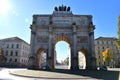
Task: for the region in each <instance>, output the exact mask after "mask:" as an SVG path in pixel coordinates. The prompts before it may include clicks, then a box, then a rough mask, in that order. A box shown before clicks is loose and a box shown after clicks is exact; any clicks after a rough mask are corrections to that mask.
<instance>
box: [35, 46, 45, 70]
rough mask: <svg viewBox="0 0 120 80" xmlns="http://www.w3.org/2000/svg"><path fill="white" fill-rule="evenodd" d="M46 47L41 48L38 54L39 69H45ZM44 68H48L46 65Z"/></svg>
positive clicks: (37, 63)
mask: <svg viewBox="0 0 120 80" xmlns="http://www.w3.org/2000/svg"><path fill="white" fill-rule="evenodd" d="M44 50H45V49H44V48H40V49H39V50H38V52H37V55H36V65H37V69H43V66H42V65H43V64H44V65H46V56H45V55H44V54H46V53H45V52H44ZM44 68H46V66H44Z"/></svg>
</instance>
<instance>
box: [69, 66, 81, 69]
mask: <svg viewBox="0 0 120 80" xmlns="http://www.w3.org/2000/svg"><path fill="white" fill-rule="evenodd" d="M70 70H79V66H71V67H70Z"/></svg>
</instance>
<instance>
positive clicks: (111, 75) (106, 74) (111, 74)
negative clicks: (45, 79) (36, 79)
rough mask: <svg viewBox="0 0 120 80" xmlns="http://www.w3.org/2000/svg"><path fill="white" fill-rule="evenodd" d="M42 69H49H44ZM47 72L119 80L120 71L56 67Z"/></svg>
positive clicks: (103, 79)
mask: <svg viewBox="0 0 120 80" xmlns="http://www.w3.org/2000/svg"><path fill="white" fill-rule="evenodd" d="M42 71H47V70H42ZM47 72H56V73H64V74H72V75H80V76H85V77H91V78H96V79H102V80H119V71H99V70H66V69H55V70H49V71H47Z"/></svg>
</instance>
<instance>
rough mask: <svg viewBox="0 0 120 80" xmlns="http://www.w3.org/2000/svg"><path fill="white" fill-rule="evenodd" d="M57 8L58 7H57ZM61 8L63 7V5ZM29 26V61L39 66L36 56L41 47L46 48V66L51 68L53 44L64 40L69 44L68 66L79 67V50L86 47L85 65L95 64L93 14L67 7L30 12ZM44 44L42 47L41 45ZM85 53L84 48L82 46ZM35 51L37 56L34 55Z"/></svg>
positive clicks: (89, 66) (52, 64)
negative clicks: (69, 59) (45, 11)
mask: <svg viewBox="0 0 120 80" xmlns="http://www.w3.org/2000/svg"><path fill="white" fill-rule="evenodd" d="M56 9H57V8H56ZM62 9H64V8H62ZM30 28H31V54H30V56H32V57H33V58H34V59H31V60H33V61H31V65H34V67H37V66H39V64H38V63H40V62H38V59H39V56H38V55H40V54H38V53H39V52H41V51H42V50H45V51H46V52H47V64H48V65H47V66H48V68H49V69H54V64H55V54H54V53H55V50H54V47H55V44H56V43H57V42H58V41H60V40H63V41H65V42H67V43H68V44H70V48H71V51H70V52H71V69H78V51H79V49H81V48H82V47H84V48H85V49H86V50H87V54H85V55H86V67H87V69H95V68H96V57H95V50H94V29H95V25H93V21H92V15H76V14H73V13H72V11H70V10H60V11H59V10H58V11H57V10H55V11H53V14H49V15H43V14H42V15H33V23H32V25H31V26H30ZM41 48H43V49H41ZM81 51H82V52H83V53H84V50H81ZM36 55H37V56H36Z"/></svg>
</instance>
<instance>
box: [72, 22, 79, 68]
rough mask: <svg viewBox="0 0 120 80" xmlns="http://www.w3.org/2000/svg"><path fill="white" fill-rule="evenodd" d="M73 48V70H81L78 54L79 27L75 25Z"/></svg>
mask: <svg viewBox="0 0 120 80" xmlns="http://www.w3.org/2000/svg"><path fill="white" fill-rule="evenodd" d="M72 44H73V45H72V46H73V47H72V48H71V69H79V68H78V53H77V27H76V25H75V23H73V42H72Z"/></svg>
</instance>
